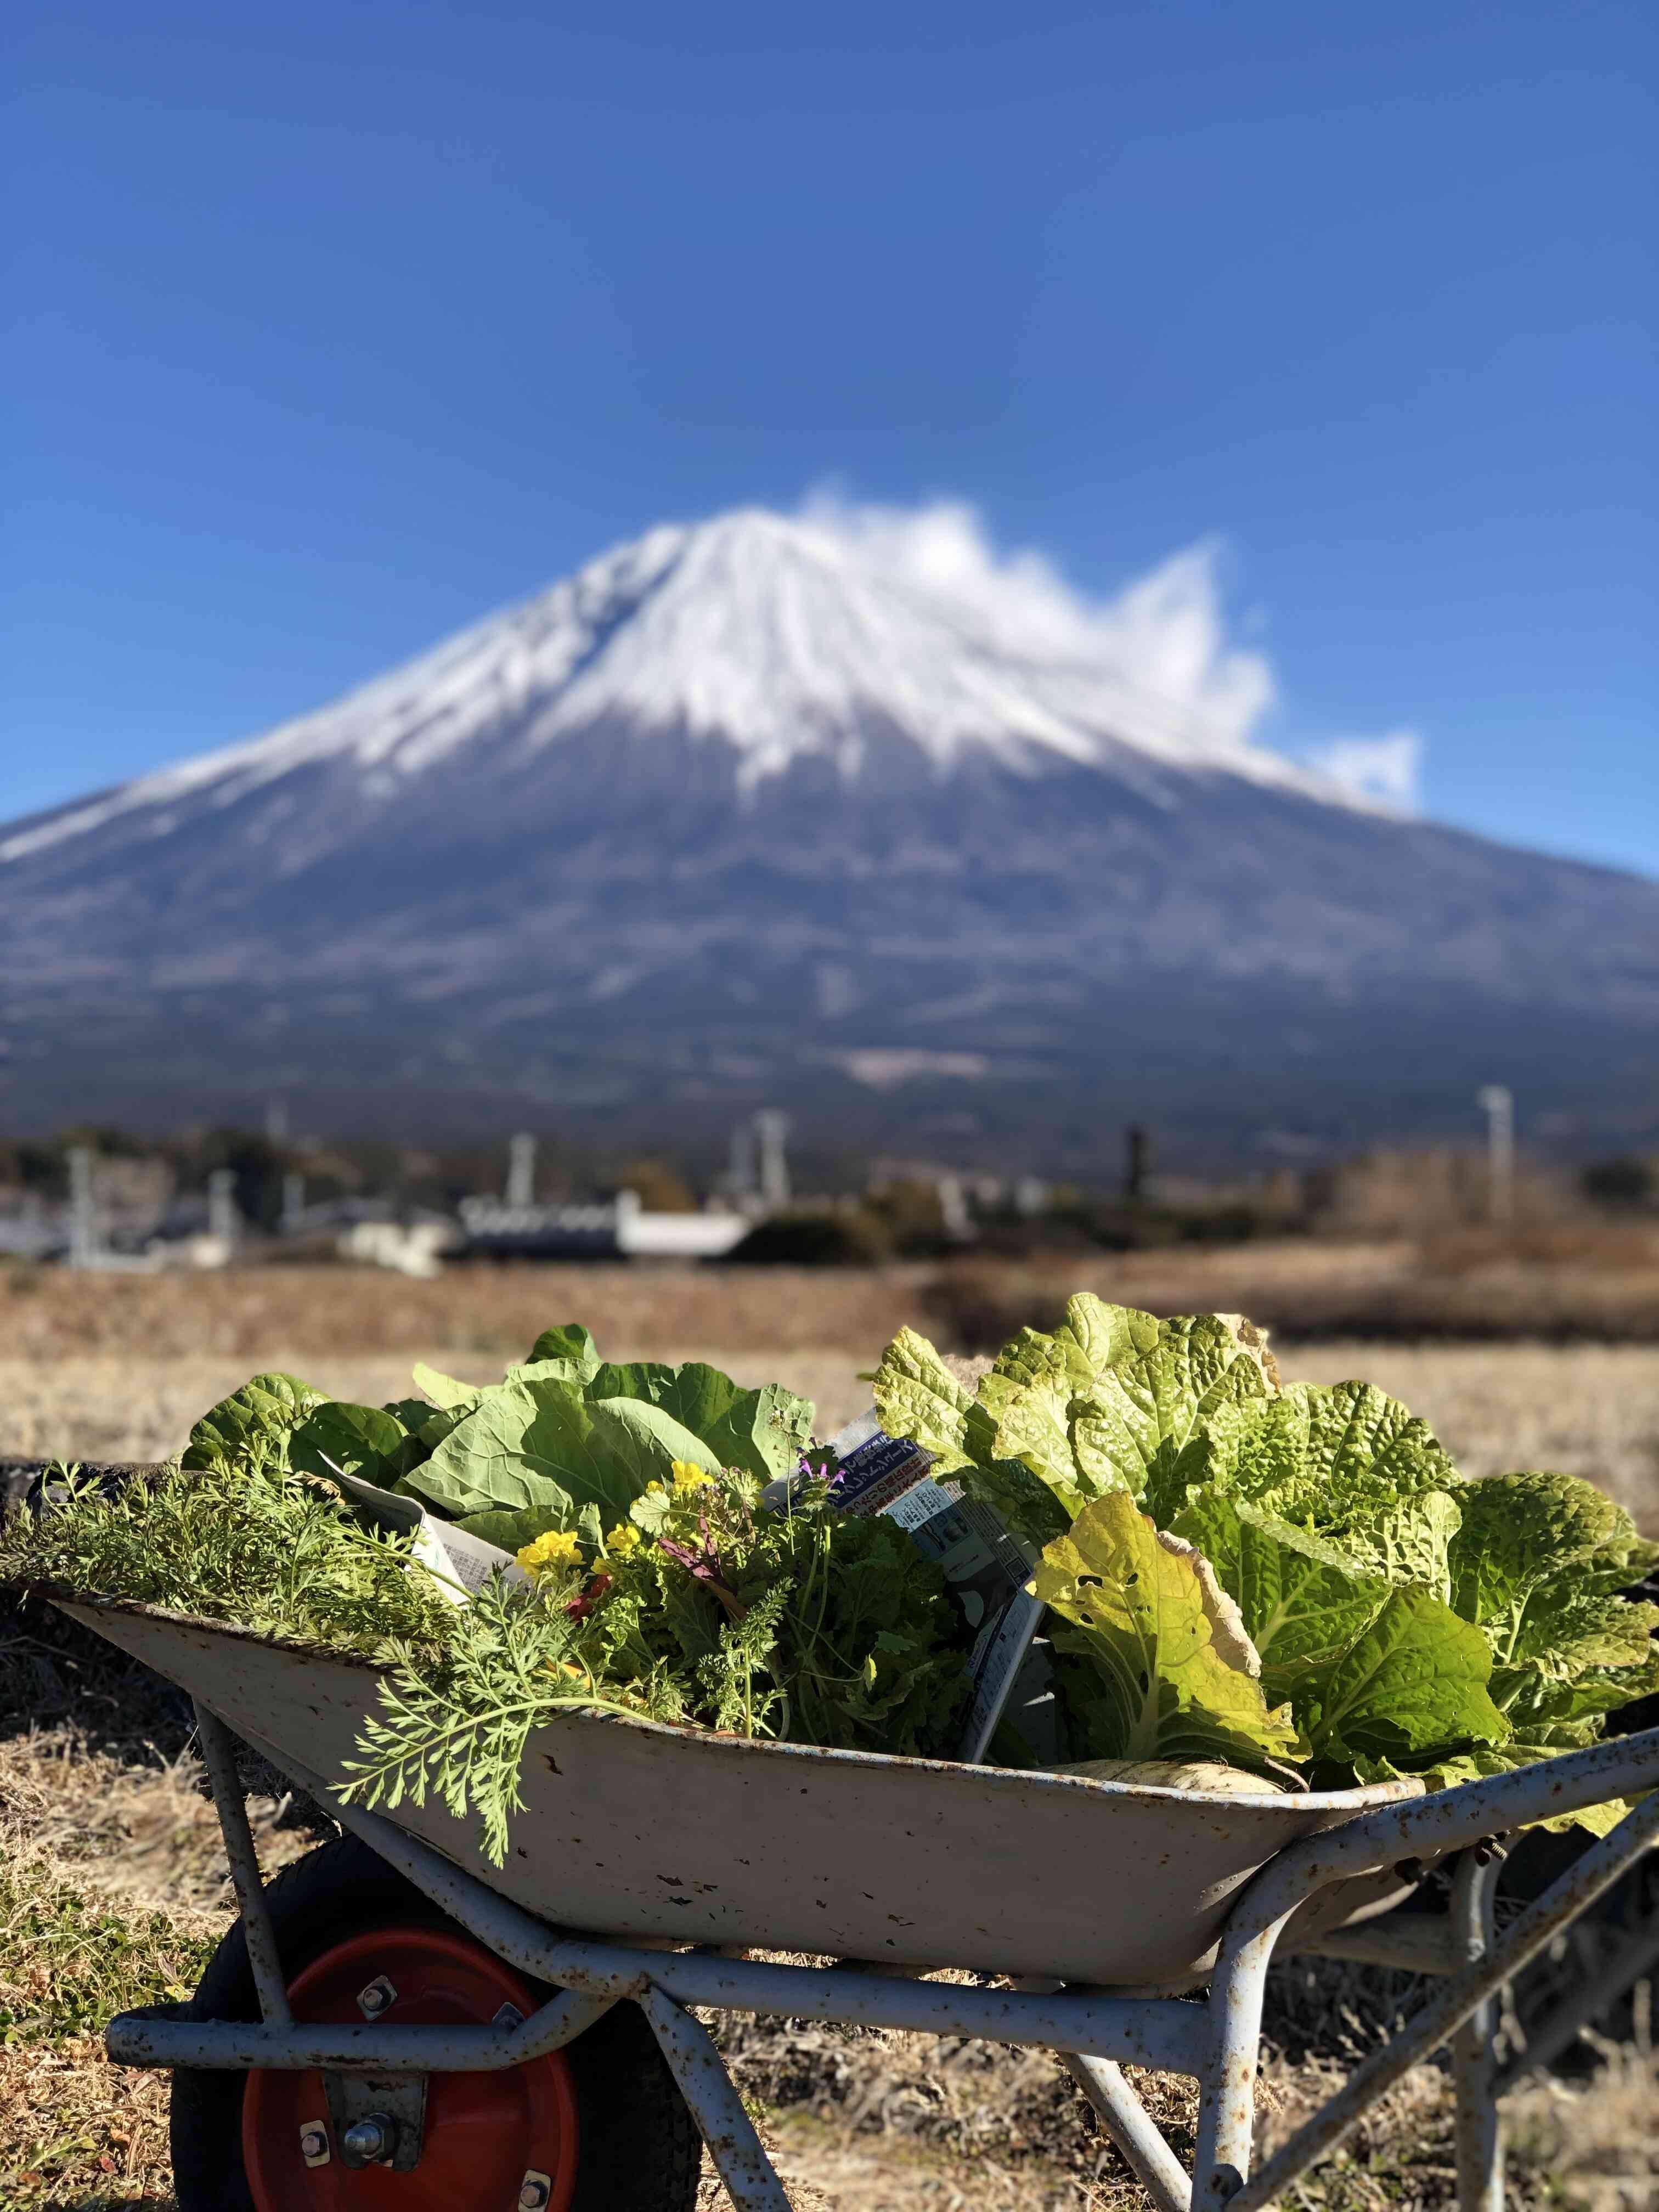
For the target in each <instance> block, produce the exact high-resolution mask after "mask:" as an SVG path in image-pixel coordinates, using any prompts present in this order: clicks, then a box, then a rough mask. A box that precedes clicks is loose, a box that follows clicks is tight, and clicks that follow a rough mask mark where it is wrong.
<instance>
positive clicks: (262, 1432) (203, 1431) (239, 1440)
mask: <svg viewBox="0 0 1659 2212" xmlns="http://www.w3.org/2000/svg"><path fill="white" fill-rule="evenodd" d="M326 1402H327V1401H326V1398H325V1395H324V1393H323V1392H322V1391H320V1390H315V1389H313V1388H312V1386H311V1384H310V1383H302V1382H301V1379H300V1377H299V1376H297V1375H283V1374H280V1373H277V1372H276V1371H275V1370H273V1371H271V1372H270V1373H269V1374H264V1375H255V1376H251V1377H250V1378H249V1379H248V1381H247V1382H246V1383H243V1385H242V1387H241V1389H240V1390H234V1391H233V1392H232V1393H231V1395H230V1396H229V1397H228V1398H222V1399H221V1400H220V1401H219V1403H218V1404H217V1405H216V1406H215V1407H211V1408H210V1410H209V1411H208V1412H207V1413H204V1414H203V1416H202V1418H201V1419H200V1420H199V1421H197V1424H196V1425H195V1427H194V1428H193V1429H192V1430H191V1432H190V1440H189V1442H188V1443H186V1444H185V1451H184V1457H183V1460H182V1462H181V1464H182V1465H183V1466H185V1467H187V1468H210V1467H216V1466H231V1465H234V1462H236V1461H237V1460H238V1459H240V1458H241V1457H242V1456H243V1455H246V1454H247V1453H250V1452H255V1453H260V1454H264V1455H269V1456H272V1457H276V1458H278V1459H280V1458H282V1457H283V1455H284V1454H285V1451H286V1448H287V1443H288V1439H289V1435H290V1433H291V1432H292V1431H294V1430H295V1429H296V1428H297V1427H298V1426H299V1425H300V1424H301V1421H303V1420H304V1419H305V1418H306V1416H307V1413H310V1412H311V1411H312V1409H313V1407H317V1406H321V1405H324V1404H325V1403H326Z"/></svg>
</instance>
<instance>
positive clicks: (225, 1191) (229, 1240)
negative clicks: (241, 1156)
mask: <svg viewBox="0 0 1659 2212" xmlns="http://www.w3.org/2000/svg"><path fill="white" fill-rule="evenodd" d="M241 1225H242V1217H241V1215H240V1213H238V1212H237V1211H236V1170H235V1169H234V1168H215V1170H213V1173H212V1174H211V1175H210V1176H209V1177H208V1235H209V1236H210V1237H217V1238H218V1239H219V1240H220V1242H221V1243H222V1244H223V1245H224V1246H225V1248H226V1249H227V1250H228V1251H231V1250H234V1249H235V1245H236V1236H237V1231H239V1230H240V1227H241Z"/></svg>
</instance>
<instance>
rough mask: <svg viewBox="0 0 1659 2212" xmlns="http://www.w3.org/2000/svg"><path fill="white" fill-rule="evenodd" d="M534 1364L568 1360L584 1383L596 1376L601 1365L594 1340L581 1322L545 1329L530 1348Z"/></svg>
mask: <svg viewBox="0 0 1659 2212" xmlns="http://www.w3.org/2000/svg"><path fill="white" fill-rule="evenodd" d="M530 1357H531V1359H532V1361H533V1362H537V1363H540V1362H541V1361H544V1360H550V1359H568V1360H569V1361H570V1362H571V1364H572V1367H573V1369H574V1372H575V1373H576V1375H577V1376H578V1377H579V1378H580V1380H581V1381H582V1382H584V1383H585V1382H586V1380H587V1379H588V1377H589V1376H591V1375H592V1374H594V1373H595V1372H596V1371H597V1370H598V1368H599V1351H598V1349H597V1347H596V1346H595V1345H594V1342H593V1340H592V1336H591V1335H589V1334H588V1332H587V1331H586V1329H585V1328H583V1327H582V1326H581V1324H580V1322H562V1323H560V1324H559V1326H558V1327H556V1328H544V1330H543V1331H542V1333H541V1334H540V1335H539V1336H538V1338H537V1339H536V1341H535V1342H534V1344H532V1346H531V1347H530Z"/></svg>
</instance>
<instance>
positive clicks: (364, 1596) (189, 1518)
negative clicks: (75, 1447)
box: [0, 1454, 457, 1656]
mask: <svg viewBox="0 0 1659 2212" xmlns="http://www.w3.org/2000/svg"><path fill="white" fill-rule="evenodd" d="M0 1582H49V1583H57V1584H59V1585H61V1586H62V1587H64V1588H65V1589H71V1590H75V1591H77V1592H82V1593H84V1594H85V1595H88V1596H90V1597H100V1596H101V1597H119V1598H127V1599H131V1600H133V1601H137V1602H138V1603H140V1604H143V1605H155V1606H162V1607H167V1608H169V1609H171V1610H172V1611H173V1612H176V1613H197V1614H200V1615H202V1616H203V1617H204V1618H205V1619H208V1620H230V1621H235V1622H237V1623H239V1624H240V1626H243V1627H246V1628H252V1629H257V1630H258V1631H259V1632H261V1633H263V1634H267V1635H275V1636H286V1637H291V1638H295V1640H297V1641H300V1642H305V1643H322V1644H333V1645H337V1646H338V1647H340V1648H342V1649H344V1650H351V1651H357V1652H362V1653H366V1654H368V1655H370V1656H373V1655H374V1654H377V1653H379V1652H380V1650H382V1648H383V1647H385V1646H386V1644H388V1642H398V1641H401V1642H402V1643H404V1644H410V1645H411V1646H412V1645H413V1644H416V1643H418V1644H422V1645H427V1644H435V1643H437V1642H440V1641H441V1640H442V1638H444V1637H445V1636H446V1635H447V1632H448V1628H449V1625H450V1615H451V1614H452V1613H453V1612H454V1611H455V1610H456V1609H457V1608H455V1607H452V1606H451V1605H450V1604H449V1603H448V1602H447V1600H446V1599H445V1598H444V1597H442V1596H441V1595H440V1593H439V1591H438V1589H437V1588H436V1586H435V1583H433V1581H432V1579H431V1578H430V1577H429V1576H428V1574H427V1572H426V1570H425V1569H424V1568H423V1567H422V1566H421V1565H420V1564H419V1563H418V1562H417V1561H416V1560H414V1559H412V1557H411V1553H410V1540H409V1539H408V1538H407V1537H406V1536H403V1535H396V1534H384V1533H382V1532H380V1531H379V1530H375V1529H371V1528H363V1527H362V1526H361V1525H360V1524H359V1523H358V1522H357V1521H356V1519H355V1518H354V1517H353V1516H351V1515H350V1514H349V1513H347V1512H345V1511H343V1510H342V1508H341V1505H340V1502H339V1498H338V1494H337V1492H335V1491H334V1489H333V1488H332V1486H331V1485H325V1484H323V1483H319V1482H318V1481H316V1480H313V1478H311V1477H309V1476H307V1475H301V1474H295V1473H292V1472H290V1471H289V1469H288V1468H285V1467H283V1465H281V1464H280V1462H279V1459H278V1458H277V1456H276V1455H274V1454H267V1455H265V1456H264V1457H263V1458H260V1459H258V1460H252V1461H248V1462H228V1461H223V1460H220V1461H216V1462H213V1464H212V1465H210V1466H209V1467H207V1468H201V1469H199V1470H195V1471H190V1470H183V1469H172V1470H167V1471H165V1472H163V1473H162V1474H161V1475H159V1476H158V1477H156V1478H155V1479H153V1480H152V1479H149V1478H146V1477H139V1478H137V1479H135V1480H132V1481H131V1482H126V1483H124V1484H123V1485H122V1486H121V1487H120V1489H119V1490H118V1492H116V1493H115V1494H114V1496H113V1497H106V1496H104V1495H103V1493H102V1492H100V1491H99V1490H98V1489H97V1488H96V1486H94V1485H93V1484H91V1483H88V1482H83V1481H82V1480H80V1479H79V1478H77V1477H75V1476H71V1477H70V1478H69V1479H68V1480H67V1481H66V1482H65V1484H64V1486H63V1495H62V1497H61V1498H60V1500H59V1501H58V1502H57V1503H55V1504H53V1505H52V1509H51V1510H48V1511H45V1512H42V1513H40V1514H39V1515H38V1516H37V1515H32V1514H29V1513H27V1512H26V1511H24V1510H23V1509H22V1508H21V1507H19V1508H18V1509H17V1510H16V1511H15V1512H14V1513H13V1514H12V1515H11V1516H10V1517H9V1520H7V1521H6V1522H5V1523H4V1525H3V1528H0Z"/></svg>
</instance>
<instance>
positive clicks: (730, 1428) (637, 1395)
mask: <svg viewBox="0 0 1659 2212" xmlns="http://www.w3.org/2000/svg"><path fill="white" fill-rule="evenodd" d="M586 1395H587V1402H588V1404H589V1405H590V1406H592V1405H593V1404H595V1403H596V1402H597V1401H599V1400H602V1399H612V1398H629V1399H636V1400H642V1401H645V1402H646V1403H647V1404H649V1405H653V1406H658V1407H661V1409H662V1411H663V1412H664V1413H666V1414H668V1415H669V1416H670V1417H671V1419H674V1420H676V1421H678V1423H679V1424H680V1425H681V1427H682V1428H684V1429H685V1430H687V1431H690V1434H691V1435H692V1436H694V1437H701V1438H702V1442H703V1443H704V1444H705V1445H706V1446H707V1447H708V1450H709V1451H710V1452H712V1453H713V1454H714V1458H715V1461H716V1463H717V1464H718V1465H720V1466H721V1467H741V1468H744V1469H746V1470H747V1472H748V1473H749V1474H752V1475H754V1476H756V1477H757V1480H760V1481H762V1482H769V1481H770V1480H772V1479H773V1477H774V1476H775V1475H787V1474H793V1473H794V1471H795V1466H796V1462H798V1461H799V1458H800V1455H801V1454H802V1452H803V1451H804V1450H805V1448H806V1444H807V1441H808V1439H809V1437H811V1431H812V1408H811V1404H810V1403H809V1402H808V1401H807V1400H805V1398H798V1397H796V1396H795V1395H794V1393H793V1391H790V1390H786V1389H783V1388H782V1386H781V1384H779V1383H769V1384H767V1385H766V1386H765V1388H763V1389H750V1390H745V1389H743V1388H742V1387H741V1385H739V1384H738V1383H734V1382H733V1381H732V1377H731V1376H729V1375H724V1374H722V1373H721V1372H720V1369H719V1368H718V1367H709V1366H706V1365H705V1364H703V1363H702V1361H701V1360H688V1361H687V1363H686V1364H685V1365H684V1366H683V1367H669V1366H665V1365H663V1364H660V1363H659V1362H657V1361H648V1360H641V1361H639V1362H637V1363H636V1364H632V1365H628V1366H614V1365H610V1364H607V1365H605V1366H601V1367H600V1368H599V1369H598V1370H596V1372H595V1374H594V1376H593V1377H592V1381H591V1382H590V1383H588V1385H587V1393H586Z"/></svg>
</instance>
